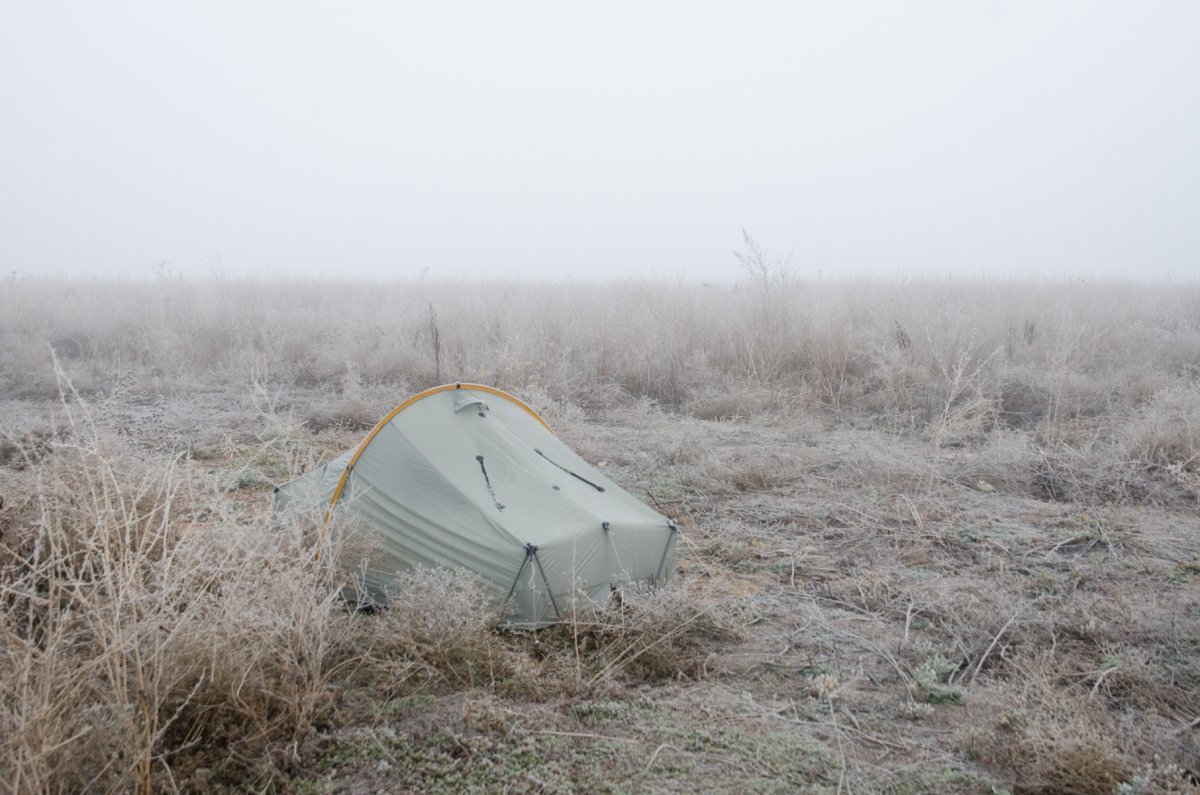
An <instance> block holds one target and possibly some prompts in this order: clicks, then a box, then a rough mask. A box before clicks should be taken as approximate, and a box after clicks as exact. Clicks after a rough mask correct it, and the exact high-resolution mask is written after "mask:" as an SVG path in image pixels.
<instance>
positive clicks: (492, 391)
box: [321, 384, 554, 542]
mask: <svg viewBox="0 0 1200 795" xmlns="http://www.w3.org/2000/svg"><path fill="white" fill-rule="evenodd" d="M455 389H472V390H475V391H476V392H486V393H488V394H489V395H495V396H496V397H501V398H504V399H505V400H508V401H511V402H512V403H515V404H517V405H518V406H520V407H521V408H522V409H524V410H525V411H527V412H529V415H530V416H531V417H533V418H534V419H535V420H537V421H538V422H540V423H541V424H542V427H543V428H545V429H546V430H548V431H550V433H554V431H553V430H551V429H550V426H549V425H547V424H546V421H545V420H543V419H542V418H541V417H540V416H539V415H538V413H537V412H536V411H534V410H533V409H531V408H530V407H529V406H528V405H527V404H525V403H524V402H522V401H521V400H520V399H519V398H516V397H513V396H512V395H510V394H508V393H507V392H504V391H502V390H500V389H496V388H495V387H490V386H484V385H483V384H442V385H441V386H435V387H433V388H432V389H426V390H425V391H424V392H421V393H419V394H416V395H413V396H412V397H410V398H409V399H408V400H406V401H404V402H403V403H401V404H400V405H399V406H397V407H396V408H394V409H392V411H391V413H389V414H388V415H387V416H386V417H384V418H383V419H382V420H380V421H379V422H378V423H377V424H376V425H375V427H374V428H372V429H371V432H370V433H368V434H367V437H366V438H365V439H363V440H362V442H361V443H360V444H359V445H358V449H356V450H355V451H354V455H353V456H351V457H350V463H348V464H346V468H345V469H344V470H342V477H341V478H340V479H339V480H338V484H337V488H336V489H334V490H333V497H332V498H330V500H329V510H327V511H326V512H325V520H324V522H322V532H321V541H322V542H323V541H324V540H325V534H324V527H326V526H328V525H329V520H330V518H332V517H333V508H334V506H335V505H337V503H338V500H339V499H341V497H342V489H344V488H345V487H346V480H347V479H348V478H349V477H350V470H351V469H353V468H354V465H355V463H357V462H358V459H359V456H361V455H362V454H363V451H365V450H366V449H367V445H369V444H370V443H371V440H372V439H374V438H375V436H376V434H378V433H379V432H380V431H382V430H383V426H385V425H387V424H388V423H389V422H391V421H392V419H393V418H394V417H395V416H396V415H397V414H399V413H400V412H402V411H404V410H405V409H406V408H408V407H409V406H411V405H412V404H414V403H416V402H417V401H418V400H421V399H423V398H427V397H429V396H430V395H436V394H437V393H439V392H449V391H452V390H455Z"/></svg>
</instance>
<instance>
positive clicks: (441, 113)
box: [0, 2, 1200, 280]
mask: <svg viewBox="0 0 1200 795" xmlns="http://www.w3.org/2000/svg"><path fill="white" fill-rule="evenodd" d="M1198 32H1200V4H1198V3H1194V2H1154V3H1137V2H1127V3H1113V2H1078V3H1069V2H1054V3H1046V2H1026V3H1021V2H993V3H985V2H921V3H893V2H879V3H865V2H859V3H791V2H780V3H765V2H756V3H736V4H735V3H616V2H609V3H603V4H593V5H591V6H584V5H583V4H576V3H474V2H457V3H432V4H420V5H418V4H415V3H383V2H380V3H365V2H357V3H352V4H346V3H333V2H329V3H313V2H305V3H285V2H255V3H244V2H206V3H186V4H185V3H162V2H146V3H122V2H114V3H83V2H79V3H49V2H47V3H19V4H18V3H6V4H4V6H3V9H2V10H0V108H2V109H3V110H2V113H3V116H2V120H3V123H2V124H0V269H2V272H3V273H5V274H8V273H14V272H15V273H17V274H18V275H27V274H70V275H105V276H120V277H133V278H150V277H152V276H153V275H155V274H156V273H171V274H182V275H186V276H203V275H205V274H210V275H211V274H218V275H240V274H249V275H255V276H263V277H271V276H282V275H306V276H308V275H311V276H361V277H371V278H393V277H396V278H412V277H418V276H420V275H421V274H429V275H432V276H434V277H456V278H457V277H471V278H479V277H489V278H490V277H515V276H523V277H538V278H570V279H590V278H596V277H598V276H619V277H639V276H658V277H661V276H671V277H681V278H686V279H695V280H706V279H729V278H734V277H735V276H736V275H737V273H738V265H737V261H736V259H735V258H734V256H733V253H732V252H733V251H734V250H735V249H739V248H740V247H741V243H742V238H741V235H742V229H746V230H748V231H749V232H750V233H751V234H752V235H753V236H754V237H755V238H757V239H758V240H760V241H761V242H762V243H763V244H764V246H765V247H766V248H767V250H768V251H769V252H771V253H772V254H773V255H774V256H778V257H788V258H790V262H791V263H792V264H793V265H794V266H795V267H796V269H797V271H798V272H799V273H801V274H803V275H805V276H808V277H813V278H816V277H818V276H820V277H821V278H832V277H836V276H839V275H843V274H854V275H876V276H895V275H900V276H917V275H924V274H939V275H942V274H954V275H962V276H972V277H974V276H980V275H983V276H988V277H994V278H1003V277H1008V276H1030V275H1046V276H1052V277H1056V278H1058V277H1070V278H1106V277H1121V278H1145V277H1151V278H1163V277H1166V278H1189V279H1190V278H1194V277H1196V276H1200V223H1197V219H1200V146H1197V141H1200V91H1197V89H1196V85H1195V84H1196V80H1197V77H1200V47H1197V46H1196V38H1197V33H1198Z"/></svg>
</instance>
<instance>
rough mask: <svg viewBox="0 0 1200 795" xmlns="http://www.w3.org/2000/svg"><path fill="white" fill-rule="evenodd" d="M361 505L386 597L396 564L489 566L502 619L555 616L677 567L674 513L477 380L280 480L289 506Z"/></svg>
mask: <svg viewBox="0 0 1200 795" xmlns="http://www.w3.org/2000/svg"><path fill="white" fill-rule="evenodd" d="M315 505H321V506H328V508H327V510H326V513H325V517H324V520H325V522H328V521H329V519H330V514H331V513H332V512H333V511H335V510H336V511H339V512H340V511H353V512H354V513H355V514H356V515H357V516H359V517H361V518H362V519H364V520H366V522H367V524H368V525H369V526H370V527H371V528H372V529H373V530H374V531H375V534H376V536H377V539H376V540H377V542H378V543H377V548H376V550H375V552H374V553H373V554H372V557H371V560H370V562H369V566H368V568H367V569H366V571H365V573H364V575H363V584H364V586H365V587H366V589H367V591H368V592H369V593H371V594H372V596H373V597H374V598H376V599H380V600H386V596H387V587H388V584H389V583H390V582H391V581H392V580H393V579H394V577H395V576H396V574H397V573H398V572H402V571H405V570H407V569H411V568H414V567H418V566H438V565H440V566H446V567H451V568H467V569H470V570H472V571H475V572H477V573H478V574H479V575H480V576H481V577H482V578H483V579H484V580H485V581H486V582H487V583H489V584H490V585H491V587H492V589H493V590H494V591H495V592H496V594H497V598H498V600H503V601H504V621H505V622H506V623H508V624H510V625H517V626H527V627H536V626H541V625H544V624H547V623H551V622H553V621H554V620H555V618H556V617H557V615H558V613H559V611H560V610H562V609H563V607H564V606H565V605H567V604H568V603H569V602H570V600H571V599H572V598H574V597H575V595H576V594H577V593H579V592H582V593H586V594H587V596H588V597H589V598H590V599H592V600H596V601H599V600H602V599H604V598H606V597H607V595H608V594H609V593H610V592H611V591H612V590H613V589H615V588H617V587H620V586H621V585H622V584H625V583H631V582H647V583H650V584H653V585H657V584H660V583H662V582H664V581H665V580H666V579H668V578H669V577H670V575H671V572H672V571H673V569H674V565H675V540H676V538H675V536H676V529H675V525H674V523H673V522H671V521H670V520H669V519H667V518H666V517H664V516H662V515H661V514H659V513H657V512H655V511H654V510H652V509H651V508H649V507H648V506H647V505H645V504H644V503H642V502H641V501H640V500H638V499H637V498H635V497H633V496H632V495H631V494H629V493H628V492H626V491H624V490H623V489H622V488H621V487H620V486H618V485H617V484H616V483H614V482H613V481H612V480H610V479H609V478H608V477H607V476H605V475H604V473H603V472H601V471H600V470H598V469H596V468H595V467H593V466H591V465H590V464H588V463H587V462H586V461H584V460H583V459H582V458H580V457H579V456H578V455H577V454H576V453H575V452H574V451H573V450H571V449H570V448H569V447H567V446H566V445H565V444H563V443H562V442H561V441H560V440H559V439H558V437H557V436H555V435H554V434H553V433H552V432H551V431H550V429H549V427H548V426H547V425H546V423H545V422H544V421H543V420H542V419H541V417H539V416H538V415H537V413H536V412H534V411H533V410H532V409H531V408H529V407H528V406H526V405H525V404H524V403H522V402H521V401H520V400H518V399H517V398H515V397H513V396H512V395H508V394H507V393H504V392H501V391H499V390H496V389H493V388H491V387H485V386H481V385H478V384H449V385H446V386H443V387H436V388H434V389H431V390H427V391H426V392H423V393H421V394H419V395H417V396H416V397H414V398H412V399H411V400H409V401H406V402H405V403H403V404H402V405H401V406H400V407H398V408H397V409H396V410H394V411H393V412H392V413H391V414H389V415H388V416H387V417H385V418H384V419H383V420H382V421H381V422H380V423H379V424H378V425H377V426H375V428H374V429H373V430H372V431H371V433H370V434H368V436H367V437H366V438H365V439H364V440H363V442H362V443H361V444H360V445H359V446H358V447H357V448H355V449H354V450H351V451H348V452H346V453H345V454H343V455H341V456H339V457H338V458H336V459H334V460H333V461H330V462H329V463H327V464H325V465H323V466H321V467H319V468H317V469H315V470H313V471H311V472H309V473H307V474H305V475H303V476H301V477H299V478H297V479H296V480H293V481H291V482H290V483H287V484H285V485H283V486H280V487H279V488H278V489H277V491H276V508H277V510H287V509H294V508H312V507H313V506H315Z"/></svg>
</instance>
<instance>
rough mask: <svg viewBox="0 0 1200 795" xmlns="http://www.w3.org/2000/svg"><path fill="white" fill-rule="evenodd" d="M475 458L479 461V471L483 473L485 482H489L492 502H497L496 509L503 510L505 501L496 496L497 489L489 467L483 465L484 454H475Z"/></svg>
mask: <svg viewBox="0 0 1200 795" xmlns="http://www.w3.org/2000/svg"><path fill="white" fill-rule="evenodd" d="M475 460H476V461H478V462H479V471H480V472H482V473H483V482H484V483H486V484H487V487H488V493H489V494H491V495H492V502H494V503H496V510H497V511H503V510H504V503H502V502H500V498H499V497H497V496H496V490H495V489H494V488H492V479H491V478H489V477H488V473H487V467H485V466H484V465H483V456H481V455H477V456H475Z"/></svg>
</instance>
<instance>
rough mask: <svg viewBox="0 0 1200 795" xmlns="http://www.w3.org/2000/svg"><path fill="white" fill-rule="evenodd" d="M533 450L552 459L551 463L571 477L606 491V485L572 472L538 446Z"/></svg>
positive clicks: (548, 459)
mask: <svg viewBox="0 0 1200 795" xmlns="http://www.w3.org/2000/svg"><path fill="white" fill-rule="evenodd" d="M533 452H535V453H537V454H538V455H540V456H541V457H542V458H545V459H546V460H547V461H550V463H551V464H554V466H556V467H558V468H559V469H561V470H562V471H563V472H566V473H567V474H568V475H570V476H571V477H573V478H575V479H576V480H582V481H583V482H584V483H586V484H588V485H589V486H591V487H592V488H593V489H595V490H596V491H604V487H603V486H597V485H596V484H595V483H593V482H592V481H590V480H588V479H587V478H585V477H583V476H582V475H576V474H575V473H574V472H572V471H571V470H569V469H567V468H566V467H565V466H563V465H562V464H560V463H558V462H557V461H552V460H551V459H550V458H549V457H547V455H546V454H545V453H543V452H542V451H541V450H539V449H537V448H536V447H535V448H533Z"/></svg>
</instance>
